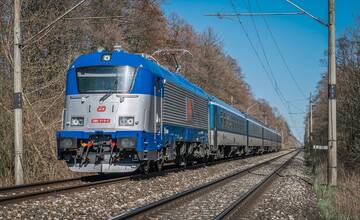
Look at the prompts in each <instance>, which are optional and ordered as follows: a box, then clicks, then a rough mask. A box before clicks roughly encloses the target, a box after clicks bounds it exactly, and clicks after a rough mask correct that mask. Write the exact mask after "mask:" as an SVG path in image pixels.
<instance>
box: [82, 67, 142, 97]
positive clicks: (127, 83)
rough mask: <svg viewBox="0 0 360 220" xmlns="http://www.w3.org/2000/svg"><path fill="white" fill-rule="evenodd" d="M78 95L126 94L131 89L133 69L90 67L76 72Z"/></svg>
mask: <svg viewBox="0 0 360 220" xmlns="http://www.w3.org/2000/svg"><path fill="white" fill-rule="evenodd" d="M76 75H77V84H78V90H79V93H106V92H113V93H126V92H129V90H130V89H131V87H132V84H133V81H134V76H135V68H133V67H130V66H91V67H83V68H78V69H77V70H76Z"/></svg>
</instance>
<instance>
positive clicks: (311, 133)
mask: <svg viewBox="0 0 360 220" xmlns="http://www.w3.org/2000/svg"><path fill="white" fill-rule="evenodd" d="M309 135H310V136H309V140H310V146H311V145H312V141H313V137H312V135H313V106H312V97H311V93H310V132H309Z"/></svg>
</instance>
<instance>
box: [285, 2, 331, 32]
mask: <svg viewBox="0 0 360 220" xmlns="http://www.w3.org/2000/svg"><path fill="white" fill-rule="evenodd" d="M285 1H287V2H288V3H289V4H291V5H292V6H294V7H295V8H297V9H299V10H300V11H301V12H303V14H305V15H307V16H309V17H310V18H312V19H314V20H315V21H317V22H319V23H320V24H322V25H324V26H325V27H328V26H329V25H328V24H327V23H326V22H324V21H323V20H321V19H320V18H318V17H315V16H314V15H312V14H310V13H309V12H307V11H306V10H305V9H303V8H301V7H300V6H298V5H297V4H295V3H294V2H292V1H290V0H285Z"/></svg>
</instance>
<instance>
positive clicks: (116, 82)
mask: <svg viewBox="0 0 360 220" xmlns="http://www.w3.org/2000/svg"><path fill="white" fill-rule="evenodd" d="M117 84H118V79H116V80H115V82H114V85H113V88H112V89H109V91H107V92H106V94H105V95H103V96H102V97H101V98H100V100H99V102H104V101H105V100H106V99H107V98H109V97H110V96H111V95H112V94H113V93H114V91H115V89H116V87H117Z"/></svg>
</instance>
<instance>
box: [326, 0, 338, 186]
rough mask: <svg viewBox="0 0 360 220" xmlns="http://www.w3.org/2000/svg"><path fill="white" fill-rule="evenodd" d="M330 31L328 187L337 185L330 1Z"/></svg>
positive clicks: (331, 1) (332, 7)
mask: <svg viewBox="0 0 360 220" xmlns="http://www.w3.org/2000/svg"><path fill="white" fill-rule="evenodd" d="M328 8H329V18H328V19H329V30H328V38H329V39H328V40H329V42H328V46H329V48H328V71H329V73H328V74H329V76H328V78H329V85H328V99H329V131H328V132H329V137H328V138H329V141H328V146H329V149H328V178H327V179H328V185H329V186H336V185H337V155H336V148H337V146H336V144H337V143H336V60H335V5H334V0H329V6H328Z"/></svg>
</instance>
